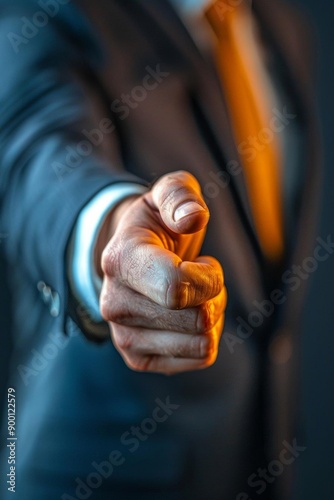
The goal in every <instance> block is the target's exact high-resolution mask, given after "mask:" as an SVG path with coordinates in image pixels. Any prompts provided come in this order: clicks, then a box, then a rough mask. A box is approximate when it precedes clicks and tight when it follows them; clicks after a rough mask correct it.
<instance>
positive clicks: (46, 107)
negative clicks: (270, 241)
mask: <svg viewBox="0 0 334 500" xmlns="http://www.w3.org/2000/svg"><path fill="white" fill-rule="evenodd" d="M42 5H43V6H44V7H42ZM0 6H1V11H0V15H1V17H0V34H1V46H0V47H1V48H0V68H1V75H2V83H1V85H0V102H1V113H0V145H1V146H0V147H1V163H0V165H1V166H0V168H1V177H0V193H1V225H0V228H1V232H2V234H5V235H6V238H4V239H3V244H2V245H1V252H2V254H1V258H2V262H3V263H4V264H5V265H6V269H7V278H6V280H7V285H8V287H9V292H8V293H6V296H5V297H4V299H3V300H2V301H1V304H0V307H1V315H2V317H3V318H6V319H7V323H6V327H5V328H6V330H5V331H3V332H2V335H7V334H8V333H10V334H11V335H12V336H13V341H14V353H13V358H12V384H13V386H14V387H15V388H16V390H17V408H18V411H17V435H18V437H19V441H18V446H17V467H18V472H17V490H18V491H19V493H18V497H19V498H20V500H21V499H24V500H31V499H34V500H35V499H38V500H39V499H43V500H44V499H46V498H47V499H48V500H53V499H56V498H57V499H58V498H79V497H78V496H76V494H75V488H76V486H77V484H78V480H77V478H80V479H81V480H82V481H84V482H85V481H86V478H87V476H88V475H89V474H90V473H92V472H94V471H95V469H94V466H93V465H92V464H93V463H94V462H95V463H100V462H102V461H105V460H107V459H108V457H109V454H110V452H111V451H112V450H114V449H116V450H119V451H120V452H121V453H122V456H124V457H125V462H124V464H122V465H120V466H117V467H114V471H113V473H112V474H111V475H109V477H108V478H105V479H103V481H102V484H101V486H100V487H99V488H98V489H96V490H95V489H94V488H93V489H94V495H95V496H93V497H92V498H99V499H100V498H101V499H106V498H117V499H118V498H119V499H122V500H123V499H128V498H129V499H130V498H131V499H132V498H136V499H138V498H145V499H149V498H152V499H153V498H154V499H156V498H158V499H160V498H161V499H162V498H166V499H177V498H192V499H196V498H199V499H200V498H210V499H213V500H214V499H220V500H221V499H224V500H225V499H226V500H230V499H232V498H235V497H236V496H237V494H238V493H241V492H243V491H245V492H247V491H248V492H249V494H250V496H251V495H252V494H253V495H254V492H255V490H256V486H255V485H249V484H248V485H247V480H248V478H249V476H250V475H251V474H252V473H256V471H257V468H258V467H259V466H261V465H263V464H268V462H269V461H270V460H272V459H274V458H277V456H278V454H279V452H280V450H281V449H282V447H283V444H282V442H283V440H286V441H288V442H292V439H293V438H295V437H296V428H295V416H296V406H297V405H296V388H297V380H298V350H299V347H298V319H299V316H300V312H301V305H302V297H303V293H304V288H305V283H306V281H307V280H304V281H303V280H300V283H299V284H298V286H297V287H295V286H294V287H293V286H292V283H295V284H296V282H294V281H293V278H291V276H290V275H288V276H286V278H285V279H283V280H282V273H283V272H284V271H286V270H289V269H290V268H291V266H292V264H299V263H302V262H303V259H304V258H305V257H306V256H309V255H312V251H313V235H314V222H315V214H316V192H317V188H318V183H319V182H318V180H319V175H318V164H319V160H318V156H317V151H318V148H317V144H316V130H315V120H314V116H313V115H314V112H313V98H312V78H311V68H310V47H309V42H308V29H307V28H306V24H305V23H304V21H302V20H301V18H300V17H299V15H298V14H297V13H296V12H295V11H294V10H293V9H292V8H290V7H288V6H287V5H286V4H283V3H282V4H281V3H280V2H276V0H275V1H274V0H272V1H271V2H270V3H269V2H267V1H265V0H254V10H255V15H256V16H257V18H258V20H259V24H260V27H261V30H262V34H263V37H264V39H265V41H266V44H267V47H268V49H269V51H270V53H271V54H272V55H274V60H275V61H276V62H277V67H278V68H279V71H278V74H279V79H280V84H281V86H282V88H283V89H284V92H285V94H284V95H285V98H286V103H287V106H288V108H289V110H291V112H292V113H294V114H296V115H297V117H296V120H295V122H294V124H295V126H297V127H298V131H299V133H300V137H301V140H302V150H303V152H304V158H305V161H303V163H302V174H301V176H300V183H299V188H298V192H297V193H296V196H295V200H294V204H293V208H292V209H291V210H290V212H289V214H288V218H289V222H290V230H289V235H288V244H287V251H286V255H285V258H284V262H283V263H282V265H281V266H278V267H276V268H273V267H272V266H270V265H268V264H267V263H266V262H264V260H263V258H262V257H261V252H260V251H259V246H258V243H257V239H256V235H255V233H254V231H253V224H252V219H251V215H250V210H249V204H248V201H247V196H246V190H245V181H244V177H243V175H242V173H238V174H237V175H235V171H232V170H231V167H233V166H234V167H235V168H237V167H238V165H240V154H239V152H238V149H237V147H236V145H235V143H234V141H233V137H232V132H231V126H230V122H229V119H228V115H227V111H226V104H225V101H224V96H223V94H222V91H221V88H220V84H219V81H218V78H217V75H216V74H215V70H214V67H213V64H212V61H211V60H210V57H205V56H204V55H203V54H201V53H200V52H199V50H198V49H197V47H196V46H195V45H194V43H193V41H192V39H191V37H190V35H189V33H188V32H187V30H186V29H185V27H184V25H183V24H182V22H181V21H180V19H179V18H178V16H177V14H176V13H175V11H174V10H173V9H172V7H171V6H170V4H169V3H168V2H167V1H166V0H156V1H155V2H148V1H147V2H145V1H143V0H131V1H130V0H109V1H107V0H105V1H104V0H97V1H95V2H91V1H89V0H77V1H75V2H74V1H73V2H64V1H63V2H60V0H59V1H57V0H54V1H53V2H50V3H48V2H44V3H43V2H41V3H37V2H35V1H34V0H29V1H27V0H24V1H23V0H15V1H13V0H1V1H0ZM38 12H39V14H38ZM40 12H42V13H43V14H42V15H41V14H40ZM231 71H233V68H231ZM148 75H151V77H150V79H148ZM152 75H153V76H152ZM154 75H155V76H154ZM145 78H146V80H145ZM154 80H155V81H156V82H157V83H158V85H153V84H154V83H155V82H154ZM145 81H146V83H147V82H149V85H151V87H152V88H151V89H149V90H148V89H147V88H146V94H145V93H144V94H143V90H142V88H141V89H137V90H134V89H135V88H136V87H138V86H139V87H141V86H142V85H143V82H145ZM153 86H154V87H156V88H153ZM133 92H134V93H135V94H133ZM128 93H129V94H132V95H135V96H136V100H135V105H134V104H133V99H132V101H131V103H130V104H128V105H124V103H122V102H121V101H122V99H123V100H124V99H127V98H126V96H125V97H124V95H126V94H128ZM105 119H110V120H111V121H112V123H113V126H111V125H110V122H106V121H105ZM103 128H104V131H103V133H102V136H103V141H102V143H101V144H100V145H93V146H92V145H91V143H92V142H94V140H95V142H99V138H101V134H99V133H97V132H95V135H94V133H92V130H93V129H100V130H101V129H103ZM84 131H85V132H84ZM87 137H89V138H90V139H89V141H90V142H89V143H87V142H86V143H85V144H83V143H82V141H87ZM178 169H185V170H188V171H190V172H192V173H193V174H194V175H195V176H196V177H197V178H198V179H199V181H200V182H201V185H202V188H203V192H204V196H205V198H206V201H207V203H208V205H209V208H210V211H211V220H210V224H209V228H208V233H207V239H206V242H205V246H204V250H203V251H204V252H205V253H208V254H211V255H214V256H216V257H217V258H218V259H219V260H220V262H221V263H222V265H223V268H224V271H225V276H226V282H227V287H228V291H229V305H228V310H227V319H226V335H227V336H226V338H225V340H224V339H223V340H222V343H221V349H220V353H219V356H218V360H217V362H216V364H215V365H214V366H213V367H211V368H210V369H208V370H206V371H203V372H199V373H187V374H183V375H178V376H175V377H172V378H166V377H164V376H160V375H152V374H138V373H135V372H132V371H130V370H129V369H128V368H127V367H126V366H125V364H124V362H123V361H122V359H121V358H120V356H119V355H118V353H117V352H116V350H115V349H114V347H113V345H112V344H111V342H110V341H109V342H108V341H107V342H105V343H102V344H95V343H92V342H90V341H89V340H87V338H86V337H85V335H84V333H85V332H81V331H79V330H78V327H77V326H76V323H75V321H73V319H74V320H76V316H78V315H77V314H76V312H78V311H76V312H75V311H74V313H73V311H72V314H70V310H71V293H70V290H69V286H68V282H67V278H66V253H67V245H68V241H69V238H70V234H71V231H72V229H73V227H74V224H75V221H76V218H77V216H78V214H79V212H80V210H81V209H82V207H83V206H84V205H85V204H86V203H87V202H88V201H89V200H90V199H91V198H92V197H93V196H94V195H95V194H96V193H97V192H98V191H99V190H100V189H101V188H103V187H104V186H107V185H109V184H113V183H117V182H119V181H123V180H128V179H129V180H133V178H134V177H133V176H136V177H137V178H139V179H141V181H140V182H151V181H153V180H154V179H156V178H158V177H159V176H161V175H162V174H164V173H166V172H168V171H173V170H178ZM233 172H234V173H233ZM289 280H290V281H289ZM41 282H43V283H45V284H46V286H48V287H50V289H51V290H52V293H53V299H54V301H53V302H52V301H50V295H48V289H46V288H45V287H44V288H43V286H41V284H40V283H41ZM38 283H39V284H40V285H39V287H38V286H37V285H38ZM276 288H278V289H280V290H281V291H282V295H281V296H280V297H281V298H282V296H283V299H286V300H281V304H280V305H275V307H274V310H273V311H271V312H270V314H264V313H261V315H260V317H261V318H262V324H261V325H256V326H254V327H250V326H248V327H247V326H245V323H248V325H249V324H250V321H252V320H250V319H249V318H253V322H254V317H255V316H254V315H253V316H250V317H249V315H250V314H252V313H254V311H259V309H258V308H257V307H256V306H255V305H254V301H255V300H257V301H258V302H261V301H263V300H267V299H268V298H269V297H270V293H271V291H272V290H274V289H276ZM292 288H294V290H292ZM43 292H44V295H43ZM57 298H59V299H60V309H59V313H57V311H56V312H55V311H54V310H52V307H51V306H52V304H53V305H55V300H56V299H57ZM50 304H51V305H50ZM71 316H72V317H71ZM9 317H10V322H8V318H9ZM240 317H241V318H242V319H243V320H244V321H245V323H243V324H244V327H243V329H242V328H241V327H240ZM237 318H239V319H237ZM260 322H261V321H260ZM8 323H9V324H8ZM238 329H239V330H238ZM66 335H67V337H66ZM246 337H248V338H246ZM157 398H159V400H161V401H166V398H170V401H171V402H172V403H173V404H175V405H179V407H178V408H177V409H175V410H173V412H172V414H171V415H169V418H168V419H167V420H166V422H161V423H159V424H157V429H156V430H155V432H154V433H152V434H150V435H148V434H145V435H144V437H143V438H136V439H137V442H138V447H137V448H138V449H136V450H134V449H133V448H136V446H135V443H134V442H132V445H131V443H129V442H128V434H126V435H125V436H124V433H131V432H132V431H131V427H132V426H133V425H141V423H142V422H143V419H145V418H147V417H150V416H151V415H152V412H153V410H154V408H155V407H156V406H157V404H158V403H157V402H156V400H157ZM122 436H123V437H122ZM132 439H133V438H132ZM5 456H6V452H5ZM6 467H7V466H6ZM292 469H293V467H292V466H291V467H289V468H287V470H285V471H284V474H282V475H281V476H280V477H278V478H276V480H275V482H274V484H273V485H272V486H271V487H272V488H273V489H272V490H270V491H271V493H270V495H269V496H270V498H274V493H273V491H274V490H275V491H276V494H277V495H279V498H287V497H288V492H289V491H290V486H291V476H292V474H291V471H292ZM257 488H259V486H258V487H257ZM266 491H267V492H268V491H269V485H268V488H267V489H266ZM65 493H67V494H69V495H71V496H70V497H66V496H65V497H61V495H62V494H65ZM82 494H83V493H82ZM244 498H246V497H244ZM263 498H264V496H263Z"/></svg>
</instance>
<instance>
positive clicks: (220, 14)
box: [205, 0, 252, 37]
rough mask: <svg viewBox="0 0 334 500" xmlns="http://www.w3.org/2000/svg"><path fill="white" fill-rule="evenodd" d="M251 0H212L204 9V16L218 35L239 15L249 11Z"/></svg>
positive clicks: (220, 35)
mask: <svg viewBox="0 0 334 500" xmlns="http://www.w3.org/2000/svg"><path fill="white" fill-rule="evenodd" d="M251 3H252V1H251V0H214V1H213V2H212V3H211V4H210V5H209V7H208V8H207V9H206V10H205V17H206V18H207V20H208V22H209V23H210V25H211V27H212V29H213V31H214V32H215V34H216V35H217V36H218V37H222V36H223V35H224V34H225V33H226V31H227V30H228V27H229V26H230V25H232V23H233V22H234V21H235V20H236V19H238V18H239V17H241V16H243V15H245V14H247V12H249V11H250V7H251Z"/></svg>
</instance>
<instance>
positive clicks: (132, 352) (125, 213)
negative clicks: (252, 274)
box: [100, 172, 226, 374]
mask: <svg viewBox="0 0 334 500" xmlns="http://www.w3.org/2000/svg"><path fill="white" fill-rule="evenodd" d="M120 213H121V216H120V215H119V214H120ZM208 220H209V211H208V208H207V207H206V205H205V203H204V201H203V198H202V196H201V191H200V187H199V184H198V182H197V181H196V179H195V178H194V177H193V176H192V175H190V174H188V173H187V172H175V173H173V174H169V175H166V176H164V177H162V178H161V179H160V180H159V181H158V182H157V183H156V184H155V185H154V186H153V188H152V190H151V191H150V192H148V193H147V194H145V195H143V196H140V197H139V198H137V199H136V200H132V201H131V203H127V204H125V205H124V207H122V206H121V207H120V209H119V211H118V223H117V227H116V228H115V232H114V235H113V237H112V238H111V240H110V241H109V242H108V244H107V246H106V248H105V250H104V251H103V255H102V259H101V267H102V272H103V277H104V280H103V288H102V293H101V299H100V307H101V312H102V315H103V318H104V319H105V320H106V321H108V322H109V324H110V327H111V336H112V340H113V342H114V345H115V347H116V349H117V350H118V351H119V353H120V354H121V356H122V357H123V359H124V361H125V362H126V364H127V365H128V366H129V367H130V368H132V369H133V370H138V371H152V372H159V373H164V374H174V373H179V372H184V371H188V370H197V369H200V368H205V367H207V366H210V365H211V364H213V363H214V361H215V360H216V357H217V353H218V345H219V340H220V337H221V334H222V329H223V323H224V310H225V307H226V289H225V287H224V280H223V273H222V269H221V267H220V264H219V263H218V261H217V260H215V259H214V258H212V257H198V254H199V251H200V248H201V245H202V242H203V238H204V235H205V228H206V225H207V223H208Z"/></svg>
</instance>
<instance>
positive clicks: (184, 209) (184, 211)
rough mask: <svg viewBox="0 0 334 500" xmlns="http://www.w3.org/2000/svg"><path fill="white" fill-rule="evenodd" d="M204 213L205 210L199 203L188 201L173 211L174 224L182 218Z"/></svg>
mask: <svg viewBox="0 0 334 500" xmlns="http://www.w3.org/2000/svg"><path fill="white" fill-rule="evenodd" d="M205 211H206V210H205V208H203V207H202V206H201V205H200V204H199V203H196V201H188V202H187V203H184V204H183V205H180V206H179V207H178V208H177V209H176V210H175V212H174V220H175V222H178V221H179V220H181V219H183V218H184V217H187V216H188V215H192V214H196V213H199V212H205Z"/></svg>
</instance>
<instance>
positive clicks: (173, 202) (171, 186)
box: [145, 171, 210, 234]
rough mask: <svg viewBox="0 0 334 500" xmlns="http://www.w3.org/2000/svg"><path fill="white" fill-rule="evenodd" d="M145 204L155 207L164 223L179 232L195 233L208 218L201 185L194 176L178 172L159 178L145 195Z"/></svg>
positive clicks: (202, 226) (205, 223)
mask: <svg viewBox="0 0 334 500" xmlns="http://www.w3.org/2000/svg"><path fill="white" fill-rule="evenodd" d="M145 199H146V201H147V202H148V204H149V205H150V206H151V207H152V208H153V209H154V210H158V211H159V213H160V216H161V218H162V220H163V222H164V224H165V225H166V226H167V227H168V228H169V229H171V230H172V231H173V232H175V233H178V234H191V233H197V232H198V231H200V230H201V229H204V228H205V226H206V225H207V223H208V221H209V217H210V213H209V209H208V207H207V206H206V204H205V201H204V200H203V197H202V194H201V188H200V185H199V183H198V182H197V180H196V179H195V177H194V176H193V175H191V174H189V173H188V172H185V171H178V172H173V173H171V174H167V175H164V176H163V177H161V178H160V179H159V180H158V181H157V182H156V183H155V184H154V186H153V188H152V189H151V191H150V192H149V193H147V194H146V195H145Z"/></svg>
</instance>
